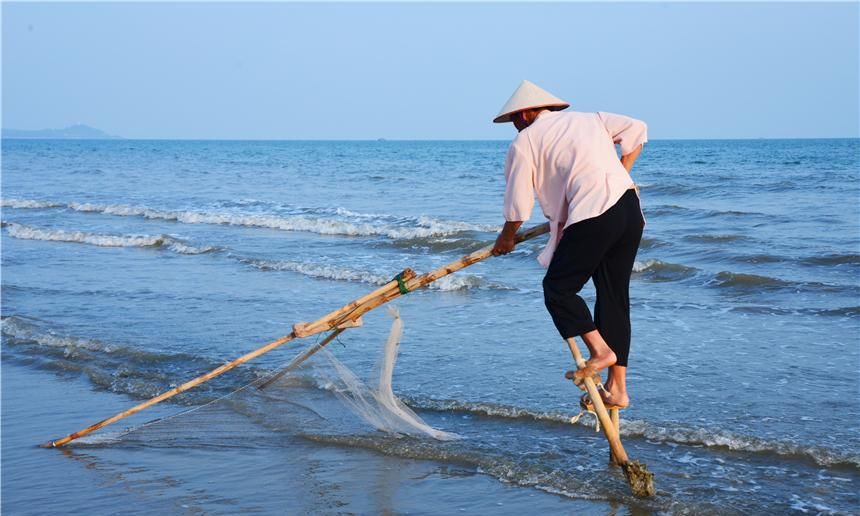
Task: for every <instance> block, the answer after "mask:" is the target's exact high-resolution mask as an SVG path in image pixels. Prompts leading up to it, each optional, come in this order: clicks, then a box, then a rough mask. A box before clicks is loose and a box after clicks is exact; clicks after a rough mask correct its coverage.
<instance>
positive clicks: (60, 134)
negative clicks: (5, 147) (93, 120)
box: [2, 124, 120, 140]
mask: <svg viewBox="0 0 860 516" xmlns="http://www.w3.org/2000/svg"><path fill="white" fill-rule="evenodd" d="M2 137H3V138H42V139H55V140H57V139H62V140H66V139H69V140H109V139H117V138H120V137H119V136H113V135H110V134H107V133H106V132H104V131H102V130H100V129H96V128H94V127H90V126H88V125H84V124H75V125H70V126H68V127H66V128H65V129H36V130H25V129H3V131H2Z"/></svg>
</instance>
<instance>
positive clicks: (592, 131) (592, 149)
mask: <svg viewBox="0 0 860 516" xmlns="http://www.w3.org/2000/svg"><path fill="white" fill-rule="evenodd" d="M647 141H648V127H647V126H646V125H645V123H644V122H642V121H640V120H636V119H634V118H630V117H627V116H623V115H615V114H612V113H602V112H601V113H579V112H576V111H557V112H553V111H544V112H542V113H541V114H540V116H538V118H537V119H536V120H535V121H534V123H532V125H530V126H529V127H527V128H526V129H524V130H523V131H521V132H520V133H519V134H518V135H517V137H516V138H514V141H513V142H511V146H510V148H509V149H508V155H507V158H506V160H505V180H506V183H507V184H506V188H505V205H504V210H503V213H504V216H505V220H507V221H525V220H528V219H529V217H530V216H531V213H532V209H533V208H534V198H535V193H537V198H538V202H539V203H540V206H541V209H542V210H543V213H544V215H545V216H546V218H547V219H549V221H550V238H549V242H547V245H546V248H545V249H544V251H543V252H542V253H541V254H540V255H539V256H538V261H539V262H540V263H541V265H543V266H544V267H548V266H549V263H550V261H551V260H552V255H553V253H554V252H555V248H556V246H558V242H559V240H560V239H561V236H562V231H563V230H564V228H566V227H567V226H570V225H571V224H574V223H576V222H579V221H582V220H585V219H590V218H592V217H597V216H598V215H601V214H603V213H604V212H605V211H606V210H608V209H609V208H611V207H612V206H613V205H614V204H615V203H616V202H617V201H618V199H620V198H621V196H622V195H624V192H626V191H627V190H628V189H630V188H633V186H634V183H633V180H632V179H631V178H630V174H628V173H627V170H626V169H625V168H624V166H623V165H622V164H621V160H620V159H618V154H617V152H616V150H615V144H619V145H620V146H621V154H622V155H626V154H629V153H630V152H632V151H633V150H635V149H636V148H637V147H638V146H639V145H642V144H643V143H645V142H647Z"/></svg>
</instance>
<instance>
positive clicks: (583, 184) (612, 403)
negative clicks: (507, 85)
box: [493, 81, 648, 408]
mask: <svg viewBox="0 0 860 516" xmlns="http://www.w3.org/2000/svg"><path fill="white" fill-rule="evenodd" d="M568 107H570V104H568V103H567V102H564V101H563V100H561V99H559V98H558V97H555V96H554V95H552V94H550V93H549V92H547V91H545V90H543V89H541V88H539V87H538V86H536V85H535V84H533V83H531V82H529V81H523V82H522V83H521V84H520V86H519V87H518V88H517V89H516V91H514V94H513V95H512V96H511V98H510V99H509V100H508V101H507V103H505V105H504V107H502V110H501V111H500V112H499V115H498V116H497V117H496V118H495V119H494V120H493V122H495V123H505V122H513V124H514V127H516V129H517V131H518V132H519V134H517V136H516V138H514V140H513V142H511V145H510V147H509V149H508V154H507V158H506V160H505V181H506V188H505V200H504V210H503V214H504V217H505V221H506V222H505V225H504V228H503V229H502V232H501V234H500V235H499V237H498V238H497V239H496V243H495V245H494V247H493V254H494V255H496V256H498V255H502V254H508V253H510V252H511V251H513V249H514V234H515V233H516V231H517V229H519V227H520V225H521V224H522V223H523V222H524V221H526V220H528V219H529V217H530V216H531V212H532V208H534V197H535V193H537V198H538V202H539V203H540V206H541V208H542V210H543V213H544V215H545V216H546V217H547V219H549V224H550V238H549V243H548V244H547V246H546V248H545V249H544V251H543V252H542V253H541V254H540V256H539V257H538V261H539V262H540V263H541V265H543V266H544V267H547V272H546V276H545V277H544V279H543V291H544V300H545V302H546V307H547V310H549V313H550V316H551V317H552V320H553V323H555V326H556V328H557V329H558V331H559V333H560V334H561V337H562V338H563V339H565V340H566V341H567V342H568V344H569V345H571V346H574V345H576V344H575V341H574V337H580V338H581V339H582V340H583V341H584V342H585V345H586V346H587V347H588V350H589V352H590V353H591V356H590V358H589V359H588V361H587V362H586V368H585V369H583V370H581V371H577V372H575V373H574V372H572V371H568V372H567V374H566V375H565V376H566V377H567V378H569V379H574V380H576V381H579V380H580V379H581V378H582V377H583V376H593V375H595V374H597V373H598V372H599V371H600V370H602V369H605V368H607V367H608V368H609V375H608V379H607V381H606V383H605V384H604V387H605V390H604V391H603V392H602V393H601V396H602V397H603V402H604V404H605V405H606V406H607V408H625V407H627V405H629V403H630V399H629V396H628V393H627V385H626V378H627V358H628V354H629V351H630V294H629V290H630V274H631V272H632V270H633V262H634V259H635V258H636V252H637V250H638V249H639V241H640V239H641V238H642V229H643V227H644V225H645V220H644V218H643V216H642V211H641V210H640V207H639V196H638V192H637V190H636V187H635V185H634V183H633V180H632V179H631V178H630V169H631V168H632V167H633V163H634V162H635V161H636V158H637V157H639V153H640V152H641V150H642V145H643V144H644V143H646V142H647V141H648V137H647V130H648V128H647V126H646V125H645V123H644V122H642V121H640V120H635V119H633V118H630V117H626V116H622V115H616V114H612V113H602V112H599V113H579V112H575V111H564V112H562V111H561V110H563V109H566V108H568ZM615 145H619V146H620V148H621V158H620V159H619V158H618V153H617V151H616V148H615ZM589 279H591V281H592V282H593V283H594V288H595V291H596V293H597V300H596V302H595V305H594V318H593V319H592V317H591V313H590V312H589V310H588V306H586V304H585V301H584V300H583V299H582V297H580V296H579V292H580V290H582V287H583V286H584V285H585V283H586V282H587V281H588V280H589ZM586 396H587V395H586ZM583 403H584V404H586V405H588V404H590V400H588V399H587V398H584V399H583Z"/></svg>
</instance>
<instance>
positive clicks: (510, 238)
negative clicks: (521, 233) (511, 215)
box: [493, 220, 523, 256]
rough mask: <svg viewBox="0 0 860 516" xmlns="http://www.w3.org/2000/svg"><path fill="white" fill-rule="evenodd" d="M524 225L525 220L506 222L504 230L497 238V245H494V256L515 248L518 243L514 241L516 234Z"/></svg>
mask: <svg viewBox="0 0 860 516" xmlns="http://www.w3.org/2000/svg"><path fill="white" fill-rule="evenodd" d="M522 225H523V221H521V220H517V221H513V222H512V221H507V222H505V226H504V227H503V228H502V232H501V233H499V236H498V238H496V245H494V246H493V256H499V255H501V254H508V253H510V252H511V251H513V250H514V246H515V245H516V244H515V243H514V235H516V234H517V230H518V229H520V226H522Z"/></svg>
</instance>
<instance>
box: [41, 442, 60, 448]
mask: <svg viewBox="0 0 860 516" xmlns="http://www.w3.org/2000/svg"><path fill="white" fill-rule="evenodd" d="M56 447H57V445H55V444H54V441H48V442H46V443H45V444H40V445H39V448H56Z"/></svg>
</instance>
